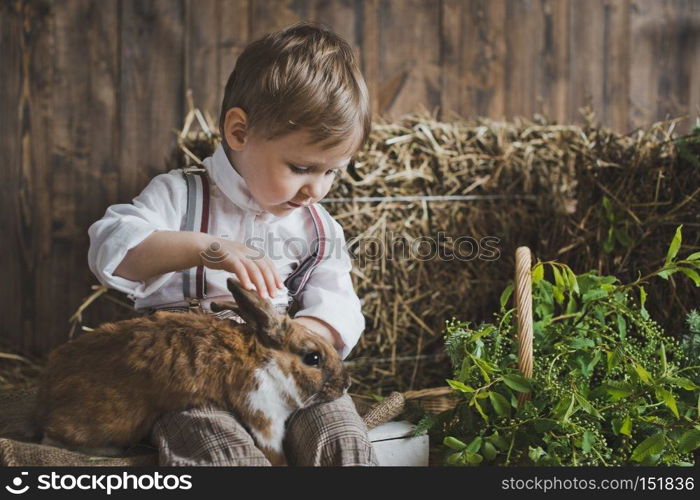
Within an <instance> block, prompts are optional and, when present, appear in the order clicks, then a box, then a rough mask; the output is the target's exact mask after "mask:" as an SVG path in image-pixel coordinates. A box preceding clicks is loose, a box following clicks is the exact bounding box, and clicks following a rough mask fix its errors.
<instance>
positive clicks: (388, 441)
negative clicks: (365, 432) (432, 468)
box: [369, 421, 428, 466]
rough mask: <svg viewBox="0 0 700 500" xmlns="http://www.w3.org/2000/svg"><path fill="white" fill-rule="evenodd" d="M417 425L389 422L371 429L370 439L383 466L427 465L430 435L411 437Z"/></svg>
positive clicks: (405, 422)
mask: <svg viewBox="0 0 700 500" xmlns="http://www.w3.org/2000/svg"><path fill="white" fill-rule="evenodd" d="M414 428H415V425H413V424H412V423H410V422H407V421H398V422H387V423H385V424H382V425H379V426H377V427H375V428H374V429H372V430H371V431H369V439H370V441H371V442H372V446H373V447H374V451H375V453H376V454H377V459H378V460H379V465H381V466H427V465H428V436H427V435H423V436H417V437H411V433H412V432H413V429H414Z"/></svg>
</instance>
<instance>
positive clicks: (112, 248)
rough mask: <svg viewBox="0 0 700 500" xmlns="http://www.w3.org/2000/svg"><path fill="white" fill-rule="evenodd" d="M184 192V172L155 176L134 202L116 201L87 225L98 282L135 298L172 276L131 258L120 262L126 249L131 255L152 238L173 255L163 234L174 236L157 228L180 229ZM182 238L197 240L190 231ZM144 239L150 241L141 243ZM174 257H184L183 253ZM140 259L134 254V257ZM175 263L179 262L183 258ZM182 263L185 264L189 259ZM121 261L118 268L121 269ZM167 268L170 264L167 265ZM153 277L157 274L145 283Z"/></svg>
mask: <svg viewBox="0 0 700 500" xmlns="http://www.w3.org/2000/svg"><path fill="white" fill-rule="evenodd" d="M186 192H187V185H186V184H185V182H184V180H183V178H182V173H181V172H179V171H172V172H170V173H167V174H161V175H158V176H156V177H155V178H153V179H152V180H151V182H150V183H149V184H148V186H146V188H144V190H143V191H142V192H141V193H140V194H139V195H138V196H137V197H136V198H134V200H133V202H132V203H123V204H117V205H112V206H110V207H109V208H107V211H106V212H105V215H104V217H102V219H100V220H98V221H97V222H95V223H94V224H92V225H91V226H90V228H89V229H88V234H89V236H90V248H89V250H88V265H89V267H90V270H91V271H92V272H93V274H94V275H95V276H96V277H97V279H98V280H99V281H100V283H102V284H103V285H104V286H106V287H109V288H113V289H115V290H119V291H121V292H124V293H126V294H128V295H129V297H130V298H131V299H134V298H142V297H146V296H148V295H150V294H151V293H153V292H154V291H156V290H157V289H159V288H160V287H161V286H162V285H163V284H165V283H166V282H167V281H168V280H169V279H170V278H171V277H172V273H168V272H166V273H165V274H160V275H158V273H149V272H144V269H141V268H139V266H138V265H135V264H133V263H131V265H130V263H129V262H128V260H127V262H126V263H124V264H125V267H120V265H121V264H122V262H123V261H124V258H125V257H126V256H127V254H130V255H131V256H132V257H133V256H134V255H135V254H137V253H138V252H140V251H142V250H145V249H147V247H148V245H149V244H153V245H157V246H158V248H160V249H161V250H162V251H164V252H169V255H171V256H172V255H173V253H174V247H173V246H170V247H169V248H167V249H165V246H166V241H165V240H166V239H168V238H174V237H173V236H168V235H164V234H163V235H161V234H158V235H157V236H156V235H155V233H157V232H161V231H162V232H170V231H179V229H180V224H181V220H182V217H183V215H184V212H185V210H186V199H187V196H186ZM183 234H184V233H183ZM180 238H185V239H187V238H191V239H190V240H189V241H187V242H182V241H181V242H179V243H187V244H190V245H191V244H194V239H193V237H192V236H187V235H186V236H180ZM146 240H148V244H146V245H145V246H143V247H142V248H140V245H141V244H142V243H144V242H146ZM171 243H172V240H171ZM187 253H188V254H189V253H190V252H187ZM195 255H196V254H195ZM175 257H176V258H177V259H182V258H184V256H175ZM136 260H137V259H134V262H135V261H136ZM156 260H160V259H156ZM164 263H165V264H167V265H168V266H167V267H170V263H168V262H165V261H164ZM158 264H160V263H158ZM177 264H178V265H179V264H180V262H177ZM182 264H185V265H186V264H187V262H182ZM118 267H119V268H120V272H117V268H118ZM184 268H185V267H183V269H184ZM163 269H167V268H166V267H163ZM149 274H150V275H149ZM150 278H153V279H151V280H150V281H149V282H148V283H146V280H148V279H150Z"/></svg>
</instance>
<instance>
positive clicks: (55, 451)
mask: <svg viewBox="0 0 700 500" xmlns="http://www.w3.org/2000/svg"><path fill="white" fill-rule="evenodd" d="M353 400H354V401H355V405H356V406H357V407H358V412H359V413H360V415H362V419H363V421H364V422H365V425H366V426H367V428H368V429H372V428H374V427H376V426H377V425H379V424H382V423H384V422H388V421H389V420H391V419H393V418H394V417H396V416H397V415H399V414H400V413H401V412H402V411H403V408H404V396H403V394H401V393H399V392H393V393H391V394H390V395H389V396H387V397H386V398H385V399H384V400H383V401H381V402H380V403H377V404H375V405H368V404H366V403H364V402H362V401H360V400H356V399H353ZM35 402H36V391H35V390H29V389H19V390H14V391H7V392H2V393H0V466H3V467H8V466H105V467H126V466H145V465H157V462H158V453H157V450H156V449H155V448H154V447H152V446H147V445H139V446H136V447H134V448H131V449H129V450H127V451H126V452H125V453H124V456H120V457H96V456H90V455H86V454H83V453H79V452H75V451H70V450H67V449H64V448H59V447H55V446H47V445H42V444H39V443H37V442H35V441H34V439H35V437H36V436H35V432H34V429H33V428H32V426H31V415H32V412H33V409H34V405H35Z"/></svg>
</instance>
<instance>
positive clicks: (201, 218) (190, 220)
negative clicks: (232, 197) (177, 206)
mask: <svg viewBox="0 0 700 500" xmlns="http://www.w3.org/2000/svg"><path fill="white" fill-rule="evenodd" d="M182 175H183V177H184V178H185V181H186V182H187V212H186V214H185V219H184V220H183V223H182V228H181V230H182V231H197V232H200V233H208V232H209V179H208V177H207V174H206V170H205V171H203V172H202V171H198V170H194V169H193V170H191V171H190V170H187V169H183V171H182ZM182 294H183V296H184V298H185V299H188V298H196V299H203V298H205V297H206V296H207V280H206V272H205V269H204V266H197V267H193V268H190V269H185V270H184V271H182Z"/></svg>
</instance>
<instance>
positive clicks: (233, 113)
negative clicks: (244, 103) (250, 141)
mask: <svg viewBox="0 0 700 500" xmlns="http://www.w3.org/2000/svg"><path fill="white" fill-rule="evenodd" d="M247 137H248V115H247V114H246V112H245V111H243V110H242V109H241V108H231V109H229V110H228V111H227V112H226V117H225V118H224V140H225V141H226V144H228V147H229V148H231V149H232V150H234V151H242V150H243V147H244V146H245V141H246V139H247Z"/></svg>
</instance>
